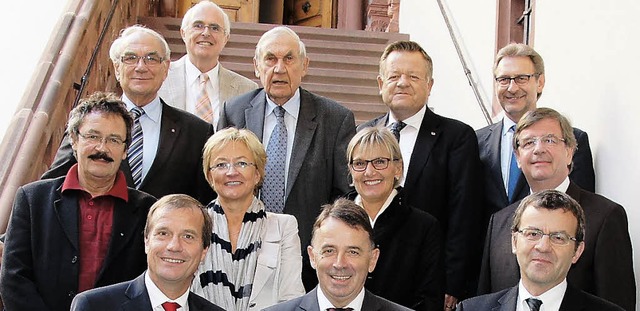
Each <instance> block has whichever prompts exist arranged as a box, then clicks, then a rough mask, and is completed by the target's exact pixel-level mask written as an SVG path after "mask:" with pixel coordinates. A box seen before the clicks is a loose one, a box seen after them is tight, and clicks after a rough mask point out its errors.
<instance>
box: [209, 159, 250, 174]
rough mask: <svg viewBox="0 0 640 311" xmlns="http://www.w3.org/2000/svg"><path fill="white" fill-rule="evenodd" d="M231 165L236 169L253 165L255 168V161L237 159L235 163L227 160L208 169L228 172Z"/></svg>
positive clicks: (243, 168)
mask: <svg viewBox="0 0 640 311" xmlns="http://www.w3.org/2000/svg"><path fill="white" fill-rule="evenodd" d="M232 166H233V167H234V168H235V169H236V170H245V169H246V168H247V167H249V166H255V167H256V168H257V166H256V164H255V163H251V162H245V161H238V162H236V163H229V162H220V163H216V164H214V165H213V166H211V167H209V170H210V171H219V172H228V171H229V169H231V167H232Z"/></svg>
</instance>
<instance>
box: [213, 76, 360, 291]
mask: <svg viewBox="0 0 640 311" xmlns="http://www.w3.org/2000/svg"><path fill="white" fill-rule="evenodd" d="M266 103H267V100H266V94H265V91H264V89H258V90H254V91H251V92H249V93H246V94H244V95H241V96H238V97H234V98H233V99H231V100H230V101H228V102H227V103H226V104H225V106H224V107H223V111H222V115H221V116H220V122H219V123H218V129H222V128H225V127H231V126H233V127H237V128H247V129H249V130H251V131H252V132H254V133H255V134H256V136H258V138H259V139H262V133H263V129H264V113H265V108H266ZM353 135H355V119H354V117H353V113H352V112H351V111H350V110H349V109H347V108H345V107H343V106H341V105H340V104H338V103H337V102H335V101H333V100H330V99H328V98H325V97H322V96H318V95H315V94H312V93H311V92H309V91H306V90H304V89H302V88H300V113H299V115H298V123H297V125H296V133H295V138H294V143H293V150H292V151H291V155H290V161H289V171H288V172H287V185H286V189H285V197H286V199H285V207H284V213H286V214H291V215H294V216H296V218H297V219H298V229H299V232H300V237H301V240H302V247H303V251H302V254H303V257H304V259H303V281H304V282H305V287H306V288H307V289H308V290H310V289H311V288H313V286H315V284H316V283H317V280H316V279H315V272H314V271H313V269H312V268H311V266H310V265H309V261H308V260H307V258H308V256H307V252H306V246H307V245H309V242H310V240H311V229H312V227H313V223H314V221H315V219H316V217H317V216H318V214H319V213H320V207H321V206H322V205H323V204H326V203H330V202H333V200H334V199H335V198H337V197H340V196H343V195H344V194H346V193H347V192H349V191H350V190H351V188H350V187H349V180H348V177H347V176H348V173H349V171H348V168H347V158H346V150H347V144H348V143H349V140H350V139H351V137H353Z"/></svg>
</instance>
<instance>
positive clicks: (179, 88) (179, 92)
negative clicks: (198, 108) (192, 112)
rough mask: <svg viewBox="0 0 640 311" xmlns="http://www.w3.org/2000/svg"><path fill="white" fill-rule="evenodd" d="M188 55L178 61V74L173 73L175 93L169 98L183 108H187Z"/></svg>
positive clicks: (176, 105) (174, 104)
mask: <svg viewBox="0 0 640 311" xmlns="http://www.w3.org/2000/svg"><path fill="white" fill-rule="evenodd" d="M187 57H188V56H187V55H185V56H182V57H181V58H180V59H178V60H177V61H176V71H177V72H178V74H175V75H173V81H172V82H173V87H172V88H171V90H172V91H174V92H175V93H173V94H171V95H173V97H172V98H171V99H169V100H172V101H173V102H172V103H171V105H173V106H174V107H180V108H182V109H183V110H186V109H187V66H185V62H186V61H187Z"/></svg>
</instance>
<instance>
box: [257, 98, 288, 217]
mask: <svg viewBox="0 0 640 311" xmlns="http://www.w3.org/2000/svg"><path fill="white" fill-rule="evenodd" d="M273 113H274V114H275V115H276V126H275V128H274V129H273V132H272V133H271V137H270V138H269V145H267V165H266V167H265V180H264V184H263V186H262V194H261V198H262V201H263V202H264V205H265V207H266V209H267V212H274V213H282V211H283V210H284V174H285V172H284V168H285V160H286V157H287V127H286V126H285V124H284V113H285V110H284V108H282V107H280V106H276V107H275V108H274V109H273Z"/></svg>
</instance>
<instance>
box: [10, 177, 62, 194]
mask: <svg viewBox="0 0 640 311" xmlns="http://www.w3.org/2000/svg"><path fill="white" fill-rule="evenodd" d="M65 178H66V176H60V177H56V178H52V179H41V180H36V181H34V182H30V183H28V184H26V185H24V186H21V187H20V188H18V189H19V190H20V189H21V190H22V191H24V192H25V193H42V192H44V191H52V190H54V191H55V190H57V189H58V188H60V187H61V186H62V183H63V182H64V179H65Z"/></svg>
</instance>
